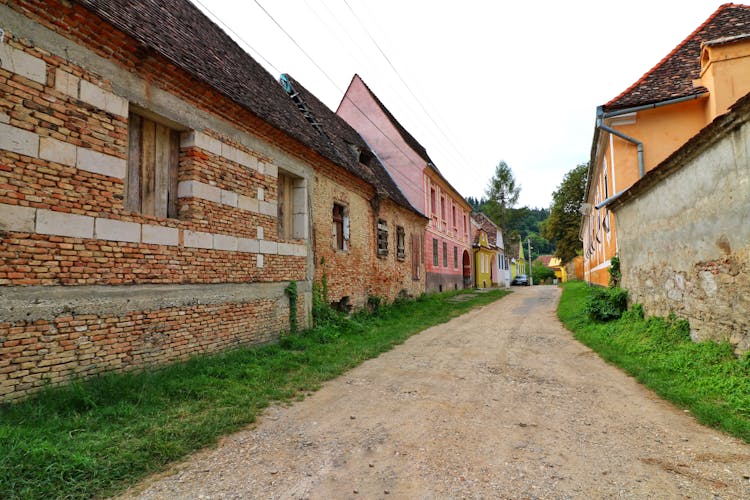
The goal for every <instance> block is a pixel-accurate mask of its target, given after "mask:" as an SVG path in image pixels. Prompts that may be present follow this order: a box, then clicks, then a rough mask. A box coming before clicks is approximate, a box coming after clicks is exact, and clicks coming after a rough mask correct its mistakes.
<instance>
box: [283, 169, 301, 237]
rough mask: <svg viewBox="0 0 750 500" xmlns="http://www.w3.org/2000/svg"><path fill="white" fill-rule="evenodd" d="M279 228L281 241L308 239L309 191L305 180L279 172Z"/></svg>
mask: <svg viewBox="0 0 750 500" xmlns="http://www.w3.org/2000/svg"><path fill="white" fill-rule="evenodd" d="M276 187H277V200H276V203H277V206H276V209H277V214H276V215H277V226H278V231H279V240H289V239H299V240H301V239H306V238H307V208H306V201H305V200H306V199H307V191H306V185H305V180H304V179H303V178H301V177H294V176H292V175H290V174H287V173H285V172H281V171H279V177H278V179H277V186H276Z"/></svg>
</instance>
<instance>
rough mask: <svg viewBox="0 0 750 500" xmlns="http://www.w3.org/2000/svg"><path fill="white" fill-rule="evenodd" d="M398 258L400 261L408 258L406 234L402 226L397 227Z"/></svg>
mask: <svg viewBox="0 0 750 500" xmlns="http://www.w3.org/2000/svg"><path fill="white" fill-rule="evenodd" d="M396 257H398V259H399V260H404V259H405V258H406V233H405V232H404V228H403V227H401V226H396Z"/></svg>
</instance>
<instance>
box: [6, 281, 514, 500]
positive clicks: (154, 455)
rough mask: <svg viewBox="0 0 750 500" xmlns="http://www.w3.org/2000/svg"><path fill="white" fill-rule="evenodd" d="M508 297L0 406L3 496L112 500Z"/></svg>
mask: <svg viewBox="0 0 750 500" xmlns="http://www.w3.org/2000/svg"><path fill="white" fill-rule="evenodd" d="M506 293H508V292H505V291H500V290H493V291H489V292H486V293H479V294H475V295H465V296H464V297H461V299H466V300H459V301H456V300H452V298H453V297H455V296H456V295H462V294H464V293H463V292H451V293H445V294H436V295H427V296H423V297H420V298H419V299H417V300H409V301H399V302H397V303H395V304H392V305H388V306H384V307H380V308H379V309H378V310H377V311H376V312H374V313H370V314H365V313H359V314H356V315H353V316H351V317H349V318H339V317H333V318H331V319H329V321H328V322H327V323H326V324H325V325H323V326H320V327H317V328H315V329H313V330H310V331H308V332H305V333H304V334H302V335H299V336H293V337H291V336H287V337H284V338H283V339H282V341H281V342H280V343H279V344H275V345H267V346H263V347H255V348H243V349H237V350H233V351H231V352H226V353H223V354H219V355H213V356H200V357H196V358H194V359H191V360H189V361H187V362H184V363H179V364H174V365H171V366H168V367H166V368H163V369H159V370H153V371H146V372H141V373H127V374H109V375H105V376H101V377H97V378H95V379H90V380H87V381H78V382H75V383H73V384H71V385H68V386H66V387H61V388H53V389H48V390H46V391H45V392H43V393H40V394H39V395H37V396H36V397H34V398H32V399H29V400H27V401H24V402H22V403H19V404H15V405H6V406H3V407H0V498H4V499H11V498H91V497H100V496H105V495H110V494H114V493H116V492H118V491H121V490H123V489H125V488H127V487H128V486H131V485H133V484H134V483H136V482H137V481H138V480H139V479H141V478H143V477H144V476H145V475H147V474H150V473H153V472H156V471H159V470H162V469H164V467H165V466H166V465H167V464H169V463H170V462H174V461H176V460H179V459H181V458H184V457H185V456H186V455H188V454H189V453H191V452H193V451H195V450H197V449H199V448H202V447H205V446H207V445H211V444H213V443H215V442H216V441H217V439H218V438H219V437H220V436H222V435H224V434H227V433H230V432H232V431H236V430H238V429H239V428H241V427H242V426H244V425H246V424H248V423H251V422H253V421H254V419H255V417H256V415H258V413H259V412H260V411H261V410H262V409H263V408H265V407H266V406H268V404H269V403H271V402H273V401H288V400H291V399H293V398H302V397H304V394H306V393H308V392H309V391H313V390H315V389H317V388H318V387H319V386H320V384H321V383H322V382H324V381H326V380H329V379H331V378H334V377H336V376H337V375H339V374H341V373H343V372H344V371H346V370H348V369H350V368H353V367H354V366H357V365H358V364H360V363H361V362H362V361H364V360H367V359H369V358H373V357H376V356H378V355H379V354H380V353H382V352H385V351H387V350H389V349H391V348H392V347H393V346H394V345H396V344H400V343H402V342H403V341H404V340H406V339H407V338H408V337H410V336H411V335H413V334H415V333H417V332H419V331H422V330H424V329H425V328H428V327H430V326H433V325H436V324H439V323H444V322H446V321H448V320H450V319H451V318H454V317H456V316H459V315H461V314H463V313H465V312H467V311H469V310H470V309H473V308H475V307H477V306H482V305H485V304H488V303H490V302H493V301H495V300H497V299H499V298H500V297H502V296H503V295H505V294H506Z"/></svg>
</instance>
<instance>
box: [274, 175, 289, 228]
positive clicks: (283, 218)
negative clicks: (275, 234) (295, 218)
mask: <svg viewBox="0 0 750 500" xmlns="http://www.w3.org/2000/svg"><path fill="white" fill-rule="evenodd" d="M292 189H293V188H292V178H291V177H290V176H288V175H286V174H282V173H281V172H279V178H278V200H277V206H276V208H277V211H278V213H277V215H278V220H277V222H278V227H279V239H280V240H288V239H290V238H291V237H292V213H293V210H292V193H293V191H292Z"/></svg>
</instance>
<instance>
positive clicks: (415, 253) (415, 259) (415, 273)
mask: <svg viewBox="0 0 750 500" xmlns="http://www.w3.org/2000/svg"><path fill="white" fill-rule="evenodd" d="M421 248H422V242H421V240H420V239H419V236H417V235H415V234H412V235H411V279H413V280H414V281H419V279H420V278H421V272H420V269H421V268H420V265H419V264H420V261H421V257H420V256H419V255H420V254H421V253H422V251H421Z"/></svg>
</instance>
